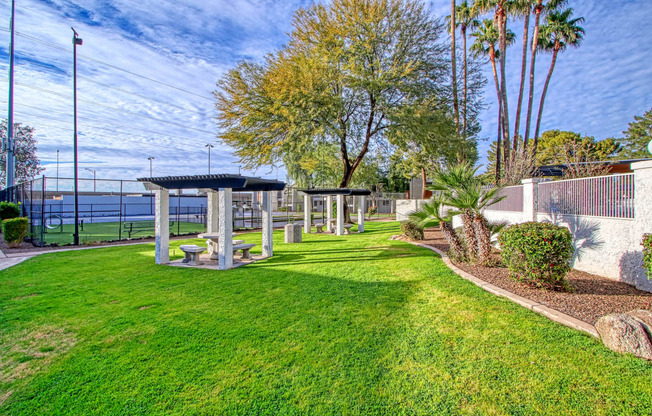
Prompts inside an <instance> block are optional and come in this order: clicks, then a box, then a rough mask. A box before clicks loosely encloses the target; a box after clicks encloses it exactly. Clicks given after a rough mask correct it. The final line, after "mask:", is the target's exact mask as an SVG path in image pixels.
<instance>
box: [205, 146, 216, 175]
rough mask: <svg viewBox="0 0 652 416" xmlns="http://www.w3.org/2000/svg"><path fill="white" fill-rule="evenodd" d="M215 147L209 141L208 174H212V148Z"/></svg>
mask: <svg viewBox="0 0 652 416" xmlns="http://www.w3.org/2000/svg"><path fill="white" fill-rule="evenodd" d="M213 147H215V146H213V145H212V144H210V143H208V144H207V145H206V148H207V149H208V174H209V175H210V174H211V149H212V148H213Z"/></svg>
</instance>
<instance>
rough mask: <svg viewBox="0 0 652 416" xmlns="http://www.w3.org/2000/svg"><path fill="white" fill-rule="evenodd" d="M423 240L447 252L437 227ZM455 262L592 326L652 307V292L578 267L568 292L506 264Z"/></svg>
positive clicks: (498, 284) (473, 273)
mask: <svg viewBox="0 0 652 416" xmlns="http://www.w3.org/2000/svg"><path fill="white" fill-rule="evenodd" d="M420 242H421V243H424V244H428V245H430V246H433V247H436V248H438V249H439V250H442V251H443V252H448V244H446V240H445V239H444V237H443V235H442V234H441V232H440V231H439V230H437V229H428V230H425V237H424V240H423V241H420ZM496 256H497V259H499V258H500V254H499V253H497V254H496ZM455 265H456V266H457V267H459V268H460V269H462V270H464V271H465V272H467V273H470V274H472V275H474V276H475V277H477V278H479V279H482V280H484V281H485V282H487V283H491V284H494V285H496V286H498V287H500V288H503V289H505V290H508V291H510V292H512V293H515V294H517V295H520V296H523V297H525V298H528V299H531V300H533V301H536V302H539V303H541V304H543V305H546V306H548V307H549V308H552V309H556V310H558V311H560V312H563V313H565V314H568V315H570V316H573V317H575V318H577V319H580V320H582V321H584V322H588V323H590V324H593V325H594V324H595V323H596V321H597V320H598V319H599V318H600V317H601V316H604V315H608V314H610V313H623V312H628V311H631V310H634V309H651V308H652V293H648V292H643V291H640V290H638V289H636V288H635V287H633V286H631V285H628V284H626V283H622V282H617V281H614V280H610V279H607V278H606V277H601V276H596V275H593V274H589V273H585V272H581V271H579V270H574V269H573V270H571V271H570V273H568V275H567V276H566V279H567V280H568V282H569V283H570V284H571V285H572V286H573V288H575V292H572V293H569V292H556V291H551V290H546V289H542V288H535V287H532V286H529V285H527V284H525V283H522V282H518V281H516V280H514V279H512V278H510V277H509V271H508V270H507V269H506V268H504V267H482V266H477V265H472V264H468V263H455Z"/></svg>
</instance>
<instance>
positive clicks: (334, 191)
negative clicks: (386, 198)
mask: <svg viewBox="0 0 652 416" xmlns="http://www.w3.org/2000/svg"><path fill="white" fill-rule="evenodd" d="M299 192H303V193H304V194H306V195H346V196H367V195H371V191H370V190H368V189H351V188H324V189H318V188H311V189H300V190H299Z"/></svg>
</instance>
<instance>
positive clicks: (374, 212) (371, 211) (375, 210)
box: [367, 206, 378, 215]
mask: <svg viewBox="0 0 652 416" xmlns="http://www.w3.org/2000/svg"><path fill="white" fill-rule="evenodd" d="M377 212H378V207H375V206H373V207H369V210H368V211H367V214H369V215H376V213H377Z"/></svg>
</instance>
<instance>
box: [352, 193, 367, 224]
mask: <svg viewBox="0 0 652 416" xmlns="http://www.w3.org/2000/svg"><path fill="white" fill-rule="evenodd" d="M354 198H355V197H354ZM365 205H366V204H365V197H364V195H360V197H359V199H358V232H359V233H364V207H365Z"/></svg>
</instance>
